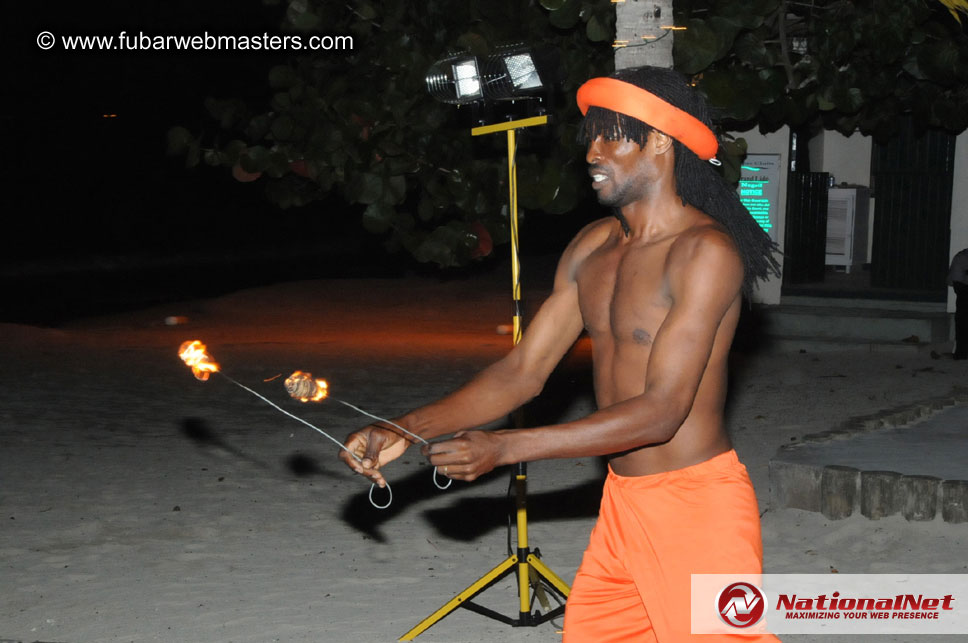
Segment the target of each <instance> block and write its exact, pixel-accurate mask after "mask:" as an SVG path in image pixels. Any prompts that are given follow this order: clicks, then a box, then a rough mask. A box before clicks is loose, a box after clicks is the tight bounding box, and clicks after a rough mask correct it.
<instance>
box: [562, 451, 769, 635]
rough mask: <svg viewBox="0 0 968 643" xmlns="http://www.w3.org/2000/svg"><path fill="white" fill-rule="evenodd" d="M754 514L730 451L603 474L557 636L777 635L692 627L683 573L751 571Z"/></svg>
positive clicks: (759, 549)
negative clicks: (683, 463)
mask: <svg viewBox="0 0 968 643" xmlns="http://www.w3.org/2000/svg"><path fill="white" fill-rule="evenodd" d="M762 566H763V544H762V542H761V540H760V518H759V511H758V509H757V504H756V496H755V495H754V494H753V484H752V483H751V482H750V479H749V475H748V474H747V472H746V467H745V466H743V464H742V463H740V461H739V459H738V458H737V457H736V452H735V451H727V452H726V453H721V454H720V455H717V456H715V457H713V458H710V459H709V460H706V461H705V462H701V463H699V464H696V465H693V466H691V467H686V468H685V469H678V470H676V471H668V472H665V473H658V474H654V475H648V476H635V477H629V476H619V475H616V474H615V473H614V472H613V471H611V469H609V472H608V478H607V479H606V480H605V488H604V490H603V495H602V505H601V510H600V511H599V515H598V522H597V523H596V524H595V528H594V529H593V530H592V534H591V539H590V541H589V543H588V549H586V550H585V555H584V558H583V559H582V563H581V566H580V567H579V569H578V574H577V575H576V576H575V582H574V583H573V584H572V589H571V594H570V595H569V597H568V602H567V603H566V606H565V627H564V639H563V640H564V643H611V642H614V643H619V642H621V643H631V642H633V641H635V642H638V641H643V642H644V641H658V642H659V643H679V642H680V641H693V640H695V641H726V640H731V641H738V642H743V641H745V642H749V641H777V640H778V639H777V638H776V637H774V636H771V635H766V636H763V635H761V636H758V637H757V636H731V635H713V634H701V635H693V634H690V629H691V628H690V600H691V587H692V584H691V583H692V578H691V574H740V573H742V574H759V573H761V571H762Z"/></svg>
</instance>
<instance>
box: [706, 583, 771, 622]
mask: <svg viewBox="0 0 968 643" xmlns="http://www.w3.org/2000/svg"><path fill="white" fill-rule="evenodd" d="M765 598H766V597H765V596H764V595H763V591H762V590H761V589H760V588H759V587H757V586H756V585H751V584H750V583H731V584H729V585H727V586H726V587H724V588H723V591H721V592H720V593H719V596H718V597H717V598H716V606H717V607H718V608H719V618H721V619H722V620H723V623H726V624H727V625H732V626H733V627H739V628H747V627H752V626H753V625H756V624H757V623H759V622H760V621H761V620H762V619H763V613H764V612H765V611H766V607H765V606H766V600H765Z"/></svg>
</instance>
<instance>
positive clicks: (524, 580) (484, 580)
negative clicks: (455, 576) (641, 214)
mask: <svg viewBox="0 0 968 643" xmlns="http://www.w3.org/2000/svg"><path fill="white" fill-rule="evenodd" d="M547 122H548V117H547V116H535V117H532V118H525V119H521V120H515V121H508V122H506V123H497V124H495V125H485V126H482V127H475V128H474V129H472V130H471V135H472V136H481V135H484V134H493V133H495V132H507V137H508V186H509V187H508V190H509V192H510V203H511V205H510V208H511V211H510V220H511V279H512V281H513V291H512V295H513V298H514V343H515V344H517V343H518V342H519V341H521V332H522V328H521V263H520V257H519V255H518V178H517V168H516V162H515V158H516V153H517V148H516V136H515V132H516V130H518V129H521V128H524V127H532V126H535V125H544V124H546V123H547ZM512 475H513V476H514V491H515V507H516V509H515V512H516V516H517V536H518V547H517V551H516V552H515V553H512V554H511V555H510V556H508V557H507V558H506V559H504V560H503V561H502V562H501V563H500V564H498V565H497V566H496V567H494V568H493V569H492V570H491V571H489V572H487V573H486V574H484V575H483V576H481V577H480V578H479V579H477V580H476V581H474V582H473V583H471V584H470V585H469V586H468V587H467V589H465V590H464V591H462V592H461V593H460V594H458V595H457V596H455V597H454V598H452V599H450V600H449V601H447V603H445V604H444V605H443V607H441V608H440V609H439V610H437V611H436V612H434V613H433V614H431V615H430V616H428V617H427V618H425V619H424V620H422V621H420V622H419V623H418V624H417V625H415V626H414V627H413V628H412V629H411V630H410V631H409V632H407V633H406V634H404V635H403V636H401V637H400V640H401V641H412V640H413V639H415V638H416V637H417V636H418V635H420V634H421V633H422V632H424V631H425V630H427V629H428V628H429V627H431V626H432V625H433V624H434V623H436V622H437V621H439V620H440V619H442V618H444V617H445V616H447V615H448V614H450V613H451V612H453V611H454V610H455V609H457V608H459V607H463V608H465V609H469V610H471V611H473V612H477V613H478V614H483V615H484V616H487V617H489V618H493V619H495V620H498V621H501V622H502V623H506V624H508V625H511V626H514V627H521V626H535V625H539V624H541V623H544V622H546V621H548V620H550V619H552V618H555V617H556V616H558V615H560V614H561V613H562V612H564V606H563V605H561V606H558V607H556V608H555V609H553V610H551V611H549V612H548V613H547V614H540V613H538V612H534V613H532V611H531V605H532V590H534V591H535V592H536V591H537V590H538V589H539V588H540V583H541V580H542V579H544V580H545V581H546V582H547V583H548V584H549V585H550V587H551V588H552V590H553V591H555V592H557V593H558V594H559V595H560V596H561V597H562V598H568V593H569V591H570V589H569V587H568V584H567V583H565V581H563V580H561V578H559V577H558V575H557V574H555V573H554V572H553V571H551V569H550V568H549V567H548V566H547V565H545V564H544V563H543V562H541V559H540V558H539V553H538V551H537V550H535V551H534V552H532V551H531V547H530V545H529V544H528V509H527V480H528V475H527V464H526V463H524V462H522V463H519V464H517V465H516V470H515V472H514V473H513V474H512ZM514 571H517V574H518V608H519V609H518V616H517V618H512V617H510V616H505V615H504V614H500V613H498V612H495V611H494V610H491V609H488V608H486V607H483V606H481V605H478V604H476V603H474V602H472V600H471V599H473V598H474V597H475V596H477V595H478V594H480V593H481V592H483V591H484V590H485V589H487V588H488V587H490V586H491V585H493V584H494V583H496V582H497V581H499V580H501V579H502V578H504V577H505V576H507V575H508V574H510V573H512V572H514Z"/></svg>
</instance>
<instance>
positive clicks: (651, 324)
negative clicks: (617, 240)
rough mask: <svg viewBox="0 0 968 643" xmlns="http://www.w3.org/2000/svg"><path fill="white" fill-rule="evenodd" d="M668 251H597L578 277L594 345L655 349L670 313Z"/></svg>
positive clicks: (581, 301) (579, 272) (585, 316)
mask: <svg viewBox="0 0 968 643" xmlns="http://www.w3.org/2000/svg"><path fill="white" fill-rule="evenodd" d="M667 255H668V248H667V247H661V246H660V247H647V248H639V249H627V250H624V251H623V250H622V249H611V250H606V249H603V250H602V251H596V252H595V253H592V254H591V255H590V256H589V257H588V258H587V259H586V260H585V262H583V264H582V266H581V269H580V270H579V271H578V275H577V282H578V303H579V307H580V309H581V314H582V319H583V321H584V324H585V329H586V330H587V331H588V333H589V335H591V337H592V339H593V340H594V339H606V338H610V339H611V340H613V341H614V342H616V343H619V344H624V343H626V342H629V343H633V344H638V345H651V343H652V340H653V339H654V338H655V335H656V333H657V332H658V330H659V327H660V326H661V325H662V322H663V320H664V319H665V317H666V315H667V314H668V312H669V307H670V305H671V301H670V299H669V295H668V280H667V274H666V265H665V264H666V258H667Z"/></svg>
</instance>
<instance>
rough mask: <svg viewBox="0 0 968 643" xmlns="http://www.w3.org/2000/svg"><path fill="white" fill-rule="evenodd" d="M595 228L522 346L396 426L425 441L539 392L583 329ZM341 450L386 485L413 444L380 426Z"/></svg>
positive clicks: (570, 259)
mask: <svg viewBox="0 0 968 643" xmlns="http://www.w3.org/2000/svg"><path fill="white" fill-rule="evenodd" d="M594 227H595V224H592V226H589V227H587V228H586V229H585V230H583V231H582V232H581V233H579V235H578V236H577V237H576V238H575V240H573V241H572V243H571V244H570V245H569V246H568V248H567V249H566V250H565V252H564V254H563V255H562V258H561V260H560V262H559V264H558V269H557V271H556V273H555V284H554V289H553V291H552V294H551V296H550V297H548V299H547V300H545V302H544V303H543V304H542V306H541V308H540V309H539V311H538V313H537V315H535V318H534V320H533V321H532V322H531V323H530V324H529V325H528V328H527V332H526V333H525V334H524V335H523V337H522V339H521V342H520V343H518V345H517V346H515V347H514V348H513V349H512V350H511V352H510V353H508V354H507V355H506V356H505V357H503V358H502V359H500V360H499V361H497V362H495V363H494V364H492V365H491V366H489V367H487V368H486V369H484V370H483V371H481V372H480V373H479V374H478V375H477V376H475V377H474V378H473V379H471V380H470V381H469V382H468V383H467V384H465V385H464V386H462V387H461V388H459V389H457V390H456V391H454V392H453V393H451V394H449V395H447V396H445V397H444V398H442V399H440V400H438V401H436V402H432V403H430V404H427V405H426V406H422V407H420V408H418V409H415V410H413V411H411V412H409V413H407V414H406V415H403V416H401V417H400V418H396V419H395V420H394V422H396V423H397V424H400V425H401V426H403V427H406V428H407V430H409V431H411V432H413V433H415V434H417V435H419V436H421V437H422V438H424V439H425V440H429V439H431V438H434V437H437V436H440V435H446V434H449V433H454V432H456V431H460V430H462V429H468V428H473V427H478V426H481V425H484V424H487V423H489V422H492V421H494V420H496V419H499V418H501V417H504V416H506V415H507V414H509V413H510V412H511V411H513V410H515V409H516V408H518V407H520V406H521V405H523V404H525V403H526V402H528V401H529V400H531V399H532V398H534V397H535V396H536V395H538V393H540V392H541V389H542V388H543V386H544V384H545V382H546V381H547V379H548V376H549V375H550V374H551V372H552V370H554V368H555V366H556V365H557V364H558V362H559V361H561V359H562V357H564V355H565V354H566V353H567V352H568V350H569V349H570V348H571V346H572V345H573V344H574V342H575V340H576V339H578V336H579V334H580V333H581V331H582V328H583V322H582V317H581V311H580V309H579V307H578V286H577V282H576V279H575V275H576V272H577V269H578V266H579V265H580V263H581V260H582V259H583V258H584V256H587V253H588V247H589V246H590V245H591V244H592V243H594V241H590V240H589V236H592V235H590V232H591V231H592V230H593V228H594ZM345 445H346V447H347V449H349V450H350V451H351V452H353V453H355V454H356V455H357V456H358V457H360V458H361V459H362V461H363V462H362V463H358V462H357V461H356V460H354V459H353V458H352V457H351V456H350V455H349V453H348V452H347V451H343V450H341V451H340V459H342V460H343V461H344V462H345V463H346V464H347V466H349V467H350V468H351V469H353V470H354V471H356V472H357V473H360V474H362V475H365V476H367V477H369V478H370V479H372V480H373V481H374V482H376V483H378V484H380V486H383V484H384V480H383V476H382V474H380V472H379V470H378V469H379V468H380V467H382V466H383V465H385V464H387V463H388V462H390V461H392V460H394V459H396V458H397V457H399V456H400V455H401V454H402V453H403V452H404V451H405V450H406V448H407V447H408V446H409V442H407V441H406V440H405V439H404V438H403V437H401V436H400V435H398V434H397V433H393V432H392V431H390V430H389V429H386V428H383V427H381V426H379V425H370V426H367V427H365V428H363V429H362V430H360V431H357V432H355V433H352V434H351V435H350V436H349V437H348V438H347V440H346V442H345Z"/></svg>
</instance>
